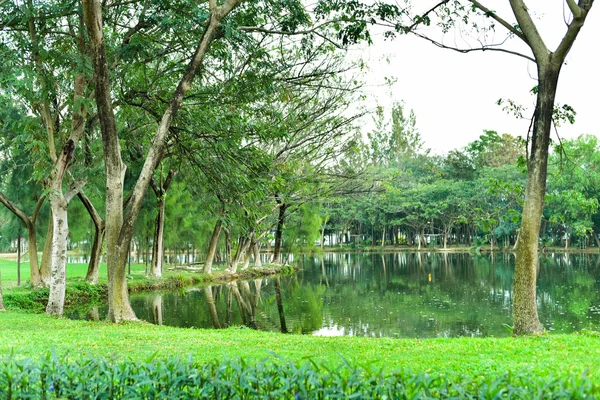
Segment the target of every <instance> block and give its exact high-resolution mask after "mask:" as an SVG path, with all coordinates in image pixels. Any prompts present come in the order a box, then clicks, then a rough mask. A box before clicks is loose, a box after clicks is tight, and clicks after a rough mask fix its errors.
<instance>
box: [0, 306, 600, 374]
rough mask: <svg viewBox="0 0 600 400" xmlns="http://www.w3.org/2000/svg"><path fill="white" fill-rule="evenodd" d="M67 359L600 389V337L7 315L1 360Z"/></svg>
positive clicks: (2, 316) (0, 322)
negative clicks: (383, 373)
mask: <svg viewBox="0 0 600 400" xmlns="http://www.w3.org/2000/svg"><path fill="white" fill-rule="evenodd" d="M52 351H53V352H56V354H57V355H58V356H59V357H60V358H61V359H64V360H67V361H69V360H77V359H80V358H82V357H87V356H91V357H97V356H102V357H109V358H113V357H116V358H118V359H121V360H131V361H145V360H148V359H150V358H152V357H153V356H155V357H158V358H161V359H168V358H172V357H179V358H187V357H189V356H190V355H191V356H192V357H193V358H194V360H195V361H197V362H200V363H203V362H210V361H214V360H217V361H219V360H224V359H231V358H238V357H241V358H244V359H250V360H256V361H258V360H261V359H264V358H266V357H270V356H272V355H273V354H277V355H278V356H281V357H284V358H285V359H289V360H292V361H295V362H303V361H306V360H308V359H310V360H313V361H315V362H319V363H324V364H327V365H333V366H336V365H341V364H343V363H345V362H348V363H350V364H352V365H357V366H361V367H365V368H368V369H373V368H381V367H383V368H385V369H386V370H389V371H391V370H399V369H403V370H404V369H410V370H413V371H415V372H423V371H427V372H433V373H436V374H439V373H442V374H448V376H452V375H461V376H469V377H473V378H477V377H482V376H488V375H492V376H500V375H502V374H505V373H508V372H511V373H527V374H533V375H535V376H539V377H546V376H553V377H555V378H556V377H566V376H573V375H579V376H581V375H582V374H584V373H586V374H587V375H588V376H589V377H590V378H591V379H592V380H593V381H594V382H600V337H599V336H598V334H597V333H595V332H588V333H585V332H584V333H580V334H573V335H543V336H539V337H525V338H483V339H475V338H454V339H388V338H357V337H334V338H332V337H313V336H301V335H285V334H279V333H268V332H258V331H253V330H250V329H240V328H230V329H225V330H203V329H185V328H174V327H166V326H156V325H151V324H147V323H126V324H118V325H117V324H112V323H108V322H90V321H71V320H67V319H62V318H60V319H57V318H53V317H49V316H46V315H39V314H37V315H36V314H22V313H17V312H6V313H0V357H4V356H8V355H12V356H13V357H17V358H25V357H30V358H33V359H39V358H40V357H41V356H42V355H44V354H49V353H50V352H52Z"/></svg>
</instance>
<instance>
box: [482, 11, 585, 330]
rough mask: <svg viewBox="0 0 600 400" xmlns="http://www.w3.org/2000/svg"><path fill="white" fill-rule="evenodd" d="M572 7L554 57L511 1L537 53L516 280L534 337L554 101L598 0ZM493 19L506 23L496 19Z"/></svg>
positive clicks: (524, 323)
mask: <svg viewBox="0 0 600 400" xmlns="http://www.w3.org/2000/svg"><path fill="white" fill-rule="evenodd" d="M567 3H568V5H569V9H570V10H571V12H572V14H573V19H572V21H571V22H570V23H569V24H568V28H567V32H566V34H565V35H564V37H563V38H562V39H561V41H560V43H559V45H558V47H557V48H556V50H555V51H554V52H551V51H550V50H549V49H548V48H547V46H546V44H545V43H544V40H543V39H542V37H541V35H540V33H539V31H538V30H537V27H536V25H535V23H534V21H533V19H532V18H531V15H530V14H529V11H528V9H527V6H526V5H525V2H524V1H523V0H510V5H511V8H512V11H513V13H514V15H515V17H516V19H517V22H518V24H519V27H520V29H521V31H522V34H521V33H520V32H516V34H517V36H518V37H519V38H521V39H522V40H523V41H524V42H525V43H526V44H527V45H528V46H529V47H530V48H531V51H532V52H533V55H534V57H535V61H536V65H537V72H538V93H537V98H536V107H535V112H534V120H533V131H532V134H531V139H530V140H531V145H530V151H529V154H528V160H527V167H528V170H527V188H526V191H525V200H524V203H523V213H522V219H521V221H522V222H521V228H520V230H519V236H518V239H517V243H516V245H515V250H516V265H515V274H514V281H513V333H514V334H515V335H527V334H534V333H538V332H540V331H542V330H543V327H542V325H541V323H540V321H539V317H538V313H537V300H536V281H537V270H538V263H539V258H538V247H539V233H540V226H541V219H542V212H543V207H544V196H545V194H546V175H547V169H548V147H549V144H550V131H551V129H552V123H553V121H552V117H553V111H554V100H555V97H556V90H557V87H558V78H559V75H560V70H561V67H562V65H563V63H564V61H565V57H566V56H567V54H568V53H569V51H570V49H571V47H572V46H573V43H574V42H575V39H576V38H577V35H578V34H579V31H580V30H581V28H582V27H583V23H584V22H585V19H586V17H587V14H588V12H589V10H590V8H591V7H592V4H593V1H586V0H580V1H579V2H578V3H575V1H572V0H569V1H567ZM474 4H475V3H474ZM476 6H477V5H476ZM478 8H481V7H479V6H478ZM492 18H494V19H496V20H498V21H501V20H500V19H499V17H497V16H495V14H493V15H492ZM509 30H510V27H509Z"/></svg>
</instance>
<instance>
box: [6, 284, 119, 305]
mask: <svg viewBox="0 0 600 400" xmlns="http://www.w3.org/2000/svg"><path fill="white" fill-rule="evenodd" d="M49 291H50V289H48V288H42V289H35V290H25V289H20V290H12V291H10V292H7V293H5V294H4V305H5V306H6V307H7V308H9V309H11V310H14V311H24V312H44V311H45V309H46V305H47V304H48V295H49ZM107 293H108V289H107V287H106V285H91V284H89V283H87V282H78V283H70V284H68V285H67V286H66V291H65V308H76V307H78V306H81V305H84V304H85V305H94V304H99V303H100V302H102V299H104V298H106V295H107Z"/></svg>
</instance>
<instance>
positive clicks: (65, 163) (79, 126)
mask: <svg viewBox="0 0 600 400" xmlns="http://www.w3.org/2000/svg"><path fill="white" fill-rule="evenodd" d="M84 89H85V80H84V77H83V75H81V74H79V75H78V76H77V77H76V78H75V86H74V93H73V104H74V105H77V104H78V105H79V106H78V107H77V108H76V109H74V110H73V117H72V123H71V134H70V135H69V139H67V141H66V143H65V144H64V146H63V148H62V152H61V155H60V157H59V158H58V160H57V161H56V164H55V165H54V170H53V172H52V184H51V192H50V195H49V198H50V210H51V213H52V224H53V230H52V266H51V275H50V294H49V297H48V305H47V306H46V313H48V314H51V315H62V313H63V308H64V303H65V289H66V269H67V240H68V237H69V223H68V219H67V215H68V204H69V202H70V201H71V199H72V198H73V197H74V196H75V195H76V194H77V193H78V192H79V191H81V188H82V187H83V185H84V182H78V183H77V184H75V185H74V186H73V187H72V188H71V189H70V190H69V191H68V192H67V193H66V194H63V189H62V186H63V179H64V176H65V174H66V172H67V170H68V169H69V166H70V163H71V160H72V158H73V154H74V152H75V147H76V145H77V143H78V142H79V139H80V138H81V135H82V133H83V128H84V113H85V109H84V107H83V102H82V101H81V100H82V97H83V91H84Z"/></svg>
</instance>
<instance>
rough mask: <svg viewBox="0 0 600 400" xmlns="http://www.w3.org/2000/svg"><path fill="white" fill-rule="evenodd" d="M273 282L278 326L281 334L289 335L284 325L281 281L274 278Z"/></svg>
mask: <svg viewBox="0 0 600 400" xmlns="http://www.w3.org/2000/svg"><path fill="white" fill-rule="evenodd" d="M273 281H274V282H275V299H276V301H277V312H278V313H279V324H280V327H281V333H289V332H288V329H287V324H286V323H285V312H284V311H283V299H282V297H281V281H280V278H279V277H276V278H275V279H274V280H273Z"/></svg>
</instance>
